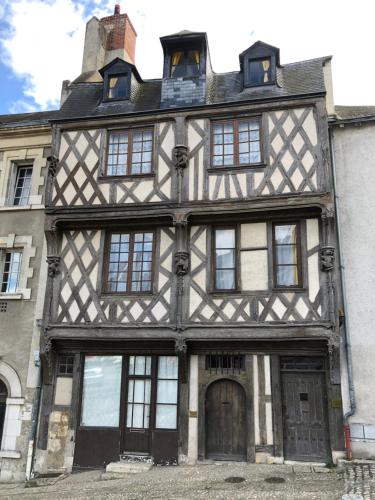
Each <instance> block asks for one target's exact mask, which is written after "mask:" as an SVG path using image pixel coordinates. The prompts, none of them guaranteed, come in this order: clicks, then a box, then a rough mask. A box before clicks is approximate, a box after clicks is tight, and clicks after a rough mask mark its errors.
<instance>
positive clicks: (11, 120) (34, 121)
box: [0, 110, 59, 129]
mask: <svg viewBox="0 0 375 500" xmlns="http://www.w3.org/2000/svg"><path fill="white" fill-rule="evenodd" d="M58 116H59V111H58V110H56V111H40V112H35V113H19V114H13V115H0V129H5V128H13V127H29V126H37V125H48V123H49V122H50V120H53V119H56V118H57V117H58Z"/></svg>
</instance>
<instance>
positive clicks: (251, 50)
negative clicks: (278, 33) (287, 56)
mask: <svg viewBox="0 0 375 500" xmlns="http://www.w3.org/2000/svg"><path fill="white" fill-rule="evenodd" d="M272 54H273V55H274V56H275V61H276V65H277V66H280V49H279V48H278V47H274V46H273V45H270V44H268V43H265V42H262V41H261V40H258V41H257V42H255V43H253V45H250V47H248V48H247V49H246V50H244V51H243V52H241V54H240V55H239V59H240V65H241V68H242V63H243V59H244V57H245V56H249V55H250V56H254V58H256V57H262V56H263V55H272Z"/></svg>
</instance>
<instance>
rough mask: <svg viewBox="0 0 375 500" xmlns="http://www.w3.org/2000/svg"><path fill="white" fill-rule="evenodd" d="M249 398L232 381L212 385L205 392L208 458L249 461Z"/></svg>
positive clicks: (223, 380) (219, 381) (225, 380)
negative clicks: (247, 405)
mask: <svg viewBox="0 0 375 500" xmlns="http://www.w3.org/2000/svg"><path fill="white" fill-rule="evenodd" d="M245 402H246V396H245V391H244V390H243V388H242V386H241V385H240V384H238V383H237V382H234V381H233V380H228V379H221V380H218V381H217V382H214V383H212V384H211V385H210V386H209V387H208V389H207V392H206V419H205V426H206V457H207V458H211V459H214V460H246V404H245Z"/></svg>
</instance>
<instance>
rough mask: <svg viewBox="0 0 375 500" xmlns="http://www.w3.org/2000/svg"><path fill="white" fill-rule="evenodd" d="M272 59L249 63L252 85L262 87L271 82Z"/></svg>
mask: <svg viewBox="0 0 375 500" xmlns="http://www.w3.org/2000/svg"><path fill="white" fill-rule="evenodd" d="M270 67H271V64H270V59H263V60H259V61H250V62H249V80H250V83H251V85H261V84H262V83H268V82H269V81H270Z"/></svg>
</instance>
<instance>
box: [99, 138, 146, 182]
mask: <svg viewBox="0 0 375 500" xmlns="http://www.w3.org/2000/svg"><path fill="white" fill-rule="evenodd" d="M152 149H153V131H152V129H143V130H138V129H134V130H119V131H111V132H109V137H108V154H107V165H106V172H105V175H108V176H117V175H119V176H121V175H140V174H150V173H151V171H152Z"/></svg>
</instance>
